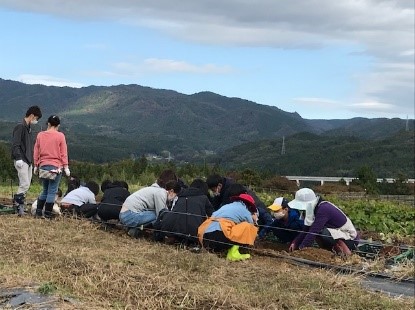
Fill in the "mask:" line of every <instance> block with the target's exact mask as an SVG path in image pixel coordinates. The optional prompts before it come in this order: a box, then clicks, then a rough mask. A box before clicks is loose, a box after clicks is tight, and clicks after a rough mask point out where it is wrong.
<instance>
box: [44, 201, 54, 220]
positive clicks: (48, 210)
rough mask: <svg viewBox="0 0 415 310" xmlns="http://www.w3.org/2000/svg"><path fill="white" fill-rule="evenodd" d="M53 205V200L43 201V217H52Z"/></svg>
mask: <svg viewBox="0 0 415 310" xmlns="http://www.w3.org/2000/svg"><path fill="white" fill-rule="evenodd" d="M53 205H54V202H46V203H45V218H47V219H51V218H52V210H53Z"/></svg>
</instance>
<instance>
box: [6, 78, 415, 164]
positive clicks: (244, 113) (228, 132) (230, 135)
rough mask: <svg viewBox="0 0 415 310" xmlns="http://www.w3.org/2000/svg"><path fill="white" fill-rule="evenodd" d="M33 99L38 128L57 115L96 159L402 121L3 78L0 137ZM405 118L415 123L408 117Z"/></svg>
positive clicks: (78, 155) (75, 142)
mask: <svg viewBox="0 0 415 310" xmlns="http://www.w3.org/2000/svg"><path fill="white" fill-rule="evenodd" d="M34 104H38V105H39V106H41V108H42V111H43V114H44V115H45V117H44V118H43V119H42V120H41V122H40V123H39V125H38V126H35V128H34V129H35V130H37V131H39V130H41V129H42V127H43V129H44V127H45V121H46V118H47V116H49V115H50V114H58V115H60V116H61V117H62V128H61V130H62V131H63V132H65V134H66V137H67V140H68V144H69V152H70V157H71V158H72V159H80V160H89V161H96V162H105V161H112V160H118V159H121V158H126V157H129V156H131V155H132V154H134V155H136V156H141V155H142V154H145V153H160V152H162V151H164V150H166V151H169V152H170V153H171V155H172V156H173V157H174V158H175V159H176V160H183V161H200V159H201V158H206V157H207V156H208V154H212V153H213V154H215V153H216V154H219V153H220V152H223V151H225V150H227V149H229V148H232V147H235V146H238V145H241V144H245V143H248V142H254V141H261V140H264V139H268V140H267V141H280V140H281V137H283V136H285V137H287V143H289V141H291V138H290V139H288V137H290V136H291V135H295V134H297V133H299V132H309V133H312V134H320V135H328V136H332V139H333V141H337V142H336V143H340V144H345V143H346V144H347V143H349V142H348V140H347V139H346V140H344V141H343V138H340V141H339V139H337V138H336V136H337V135H341V136H345V135H346V136H358V137H361V138H365V139H380V140H381V139H386V138H387V137H390V136H392V135H394V134H396V133H397V132H398V131H399V130H401V129H402V128H405V123H406V120H400V119H393V120H389V119H365V118H356V119H351V120H306V119H303V118H302V117H301V116H300V115H298V114H297V113H289V112H285V111H283V110H281V109H278V108H277V107H271V106H266V105H260V104H257V103H255V102H252V101H248V100H243V99H239V98H228V97H224V96H220V95H218V94H215V93H212V92H201V93H197V94H193V95H184V94H181V93H178V92H176V91H172V90H164V89H153V88H150V87H143V86H139V85H118V86H110V87H101V86H100V87H98V86H90V87H84V88H70V87H51V86H43V85H27V84H23V83H20V82H16V81H9V80H2V79H0V109H1V111H2V113H1V114H0V140H4V141H10V135H11V127H12V126H13V125H14V124H16V123H17V122H20V121H21V118H22V115H23V113H24V112H25V111H26V109H27V107H28V106H30V105H34ZM410 126H411V129H412V130H413V120H411V122H410ZM313 137H314V136H313ZM325 139H326V138H324V139H323V140H325ZM350 139H352V140H353V138H350ZM261 143H267V142H260V144H261ZM272 143H274V144H275V143H277V142H272ZM362 143H363V142H362ZM287 147H288V145H287ZM241 155H242V154H241ZM257 155H258V156H263V155H262V154H261V153H260V152H257ZM258 160H261V158H258Z"/></svg>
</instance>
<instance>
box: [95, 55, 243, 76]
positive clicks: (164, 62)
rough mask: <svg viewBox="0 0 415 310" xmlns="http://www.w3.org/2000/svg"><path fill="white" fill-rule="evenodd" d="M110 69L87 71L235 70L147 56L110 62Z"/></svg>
mask: <svg viewBox="0 0 415 310" xmlns="http://www.w3.org/2000/svg"><path fill="white" fill-rule="evenodd" d="M111 68H112V70H111V71H101V72H89V74H90V75H94V76H102V77H108V76H130V77H133V76H140V75H143V74H148V73H150V74H151V73H193V74H229V73H232V72H234V71H235V70H234V69H233V68H232V67H230V66H218V65H215V64H201V65H195V64H191V63H189V62H186V61H182V60H174V59H159V58H147V59H145V60H144V61H143V62H141V63H132V62H117V63H113V64H111Z"/></svg>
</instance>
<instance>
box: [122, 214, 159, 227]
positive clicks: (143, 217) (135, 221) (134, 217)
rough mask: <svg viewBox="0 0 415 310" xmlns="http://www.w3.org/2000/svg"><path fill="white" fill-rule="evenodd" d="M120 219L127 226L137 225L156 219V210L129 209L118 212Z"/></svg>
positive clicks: (152, 221)
mask: <svg viewBox="0 0 415 310" xmlns="http://www.w3.org/2000/svg"><path fill="white" fill-rule="evenodd" d="M120 221H121V223H122V224H123V225H125V226H127V227H128V228H134V227H138V226H140V225H144V224H147V223H154V222H155V221H156V212H155V211H151V210H146V211H140V212H133V211H131V210H127V211H124V212H122V213H120Z"/></svg>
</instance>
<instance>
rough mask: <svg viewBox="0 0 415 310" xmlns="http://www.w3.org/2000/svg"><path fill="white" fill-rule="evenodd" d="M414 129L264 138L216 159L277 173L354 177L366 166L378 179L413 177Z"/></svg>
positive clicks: (240, 166) (302, 134)
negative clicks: (377, 136)
mask: <svg viewBox="0 0 415 310" xmlns="http://www.w3.org/2000/svg"><path fill="white" fill-rule="evenodd" d="M414 146H415V145H414V132H413V131H400V132H398V133H397V134H396V135H394V136H392V137H389V138H387V139H383V140H376V141H367V140H362V139H359V138H356V137H347V136H345V137H339V136H336V137H335V136H319V135H315V134H311V133H298V134H295V135H292V136H290V137H288V138H286V139H285V154H284V155H282V154H281V148H282V139H267V140H262V141H257V142H250V143H245V144H242V145H239V146H236V147H233V148H231V149H229V150H227V151H226V152H224V153H223V154H221V155H220V156H219V157H218V158H217V160H218V162H220V163H221V165H223V166H225V167H227V168H229V169H231V168H236V167H237V168H252V169H257V170H262V171H270V172H273V173H276V174H280V175H310V176H312V175H314V176H356V170H357V169H359V168H360V167H362V166H369V167H371V168H372V169H373V171H374V172H375V173H376V175H377V176H378V177H379V178H383V177H396V176H398V175H399V173H402V174H404V175H406V176H407V177H408V178H414V177H415V173H414Z"/></svg>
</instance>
